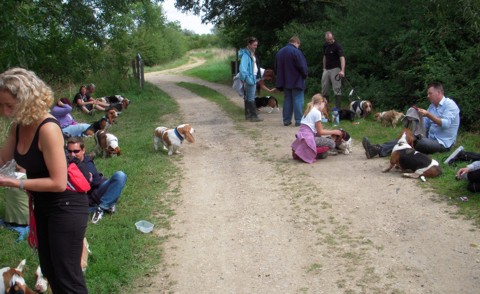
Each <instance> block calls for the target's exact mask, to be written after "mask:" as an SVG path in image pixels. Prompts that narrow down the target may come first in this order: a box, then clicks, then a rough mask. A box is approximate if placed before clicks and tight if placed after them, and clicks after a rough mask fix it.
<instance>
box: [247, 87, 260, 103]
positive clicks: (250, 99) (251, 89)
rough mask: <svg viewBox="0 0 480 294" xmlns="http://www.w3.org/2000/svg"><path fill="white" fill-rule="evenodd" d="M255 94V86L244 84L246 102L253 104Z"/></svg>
mask: <svg viewBox="0 0 480 294" xmlns="http://www.w3.org/2000/svg"><path fill="white" fill-rule="evenodd" d="M256 92H257V86H256V85H252V86H250V85H247V83H245V100H247V101H248V102H255V94H256Z"/></svg>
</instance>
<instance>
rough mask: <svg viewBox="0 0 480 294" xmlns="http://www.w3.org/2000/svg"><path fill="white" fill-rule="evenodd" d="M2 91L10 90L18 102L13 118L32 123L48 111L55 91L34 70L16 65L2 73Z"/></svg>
mask: <svg viewBox="0 0 480 294" xmlns="http://www.w3.org/2000/svg"><path fill="white" fill-rule="evenodd" d="M0 91H8V92H10V93H11V94H12V95H13V96H14V97H15V100H16V102H17V104H16V105H15V108H14V110H13V114H12V118H13V120H14V121H15V122H16V123H18V124H21V125H30V124H32V123H34V122H36V121H38V120H39V119H40V118H42V117H43V116H44V115H45V114H46V113H48V111H49V109H50V107H51V106H52V104H53V101H54V98H53V91H52V90H51V89H50V87H49V86H47V84H45V82H44V81H42V80H41V79H40V78H39V77H38V76H37V75H36V74H35V73H34V72H32V71H29V70H26V69H23V68H19V67H15V68H11V69H8V70H7V71H5V72H3V73H2V74H0Z"/></svg>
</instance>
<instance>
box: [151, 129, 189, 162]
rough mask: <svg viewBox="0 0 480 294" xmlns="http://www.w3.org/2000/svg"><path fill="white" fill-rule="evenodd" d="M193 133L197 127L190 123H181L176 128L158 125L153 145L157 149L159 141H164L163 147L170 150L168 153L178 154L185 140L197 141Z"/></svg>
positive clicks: (154, 133)
mask: <svg viewBox="0 0 480 294" xmlns="http://www.w3.org/2000/svg"><path fill="white" fill-rule="evenodd" d="M193 133H195V129H194V128H192V127H191V126H190V125H189V124H181V125H179V126H178V127H176V128H175V129H169V128H166V127H158V128H156V129H155V131H154V132H153V147H154V148H155V151H156V150H158V146H159V143H162V145H163V149H164V150H168V155H172V154H174V153H177V154H178V153H180V151H179V150H178V149H179V148H180V145H182V143H183V141H184V140H187V142H189V143H195V138H194V137H193Z"/></svg>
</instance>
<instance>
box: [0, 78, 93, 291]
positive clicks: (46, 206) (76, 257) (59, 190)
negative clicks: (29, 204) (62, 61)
mask: <svg viewBox="0 0 480 294" xmlns="http://www.w3.org/2000/svg"><path fill="white" fill-rule="evenodd" d="M53 100H54V99H53V93H52V91H51V89H50V87H48V86H47V85H46V84H45V83H44V82H43V81H42V80H41V79H40V78H38V77H37V75H35V73H33V72H31V71H28V70H25V69H23V68H13V69H9V70H7V71H5V72H4V73H2V74H0V115H2V116H4V117H7V118H9V119H11V120H12V125H11V128H10V131H9V134H8V138H7V139H6V141H5V142H4V144H3V146H2V148H1V149H0V165H4V164H5V163H6V162H8V161H10V160H12V159H15V161H16V162H17V164H18V165H19V166H21V167H23V168H24V169H25V170H26V173H27V179H26V180H23V179H16V178H13V177H12V178H10V177H3V176H2V177H0V186H5V187H14V188H19V189H22V190H23V189H25V190H27V192H29V194H31V196H32V197H33V202H34V214H35V221H36V232H37V233H36V234H37V238H38V244H37V246H38V257H39V260H40V266H41V268H42V272H43V273H44V275H45V276H46V277H47V278H48V281H49V282H50V286H51V288H52V291H53V293H88V291H87V287H86V285H85V280H84V277H83V273H82V269H81V266H80V259H81V256H82V249H83V238H84V236H85V231H86V228H87V221H88V198H87V196H86V194H78V193H76V192H71V191H68V190H66V187H67V162H66V157H65V150H64V141H63V135H62V130H61V129H60V125H59V123H58V121H57V120H56V119H55V118H54V117H53V116H52V115H51V114H49V108H50V106H51V105H52V103H53Z"/></svg>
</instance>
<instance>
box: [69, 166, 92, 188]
mask: <svg viewBox="0 0 480 294" xmlns="http://www.w3.org/2000/svg"><path fill="white" fill-rule="evenodd" d="M67 164H68V167H67V173H68V178H67V190H70V191H76V192H79V193H87V192H88V191H89V190H90V189H91V187H90V182H89V181H88V179H89V178H90V174H89V172H88V169H87V167H86V165H85V164H83V163H82V162H80V160H79V159H78V158H75V157H74V158H71V159H69V160H68V161H67Z"/></svg>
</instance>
